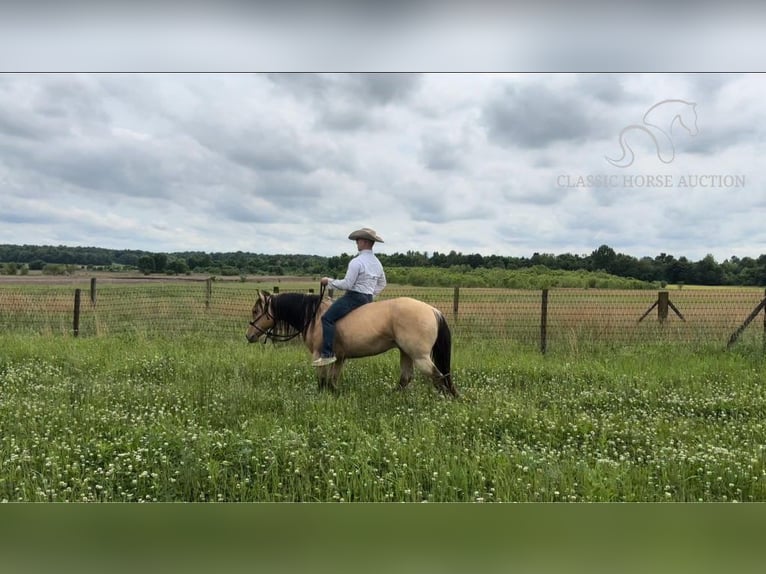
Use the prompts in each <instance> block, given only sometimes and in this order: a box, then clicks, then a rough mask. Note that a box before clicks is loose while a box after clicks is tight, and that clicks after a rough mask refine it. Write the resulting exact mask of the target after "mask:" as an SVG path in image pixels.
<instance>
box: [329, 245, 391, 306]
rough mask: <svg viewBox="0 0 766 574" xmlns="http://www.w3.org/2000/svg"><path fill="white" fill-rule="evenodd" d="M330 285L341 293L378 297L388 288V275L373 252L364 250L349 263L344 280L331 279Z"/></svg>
mask: <svg viewBox="0 0 766 574" xmlns="http://www.w3.org/2000/svg"><path fill="white" fill-rule="evenodd" d="M328 285H329V286H330V287H332V288H333V289H340V290H341V291H356V292H358V293H365V294H367V295H373V296H376V295H378V294H379V293H380V292H381V291H383V289H384V288H385V286H386V273H385V271H383V265H381V264H380V261H379V260H378V258H377V257H375V254H374V253H373V252H372V250H371V249H363V250H361V251H360V252H359V254H358V255H357V256H356V257H354V258H353V259H352V260H351V261H349V264H348V270H347V271H346V276H345V277H344V278H343V279H331V280H330V281H329V283H328Z"/></svg>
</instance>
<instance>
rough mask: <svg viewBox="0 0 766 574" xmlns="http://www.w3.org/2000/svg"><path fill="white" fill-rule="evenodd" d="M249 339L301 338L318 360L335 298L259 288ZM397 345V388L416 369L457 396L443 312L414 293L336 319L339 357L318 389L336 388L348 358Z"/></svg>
mask: <svg viewBox="0 0 766 574" xmlns="http://www.w3.org/2000/svg"><path fill="white" fill-rule="evenodd" d="M257 295H258V298H257V299H256V301H255V305H254V306H253V319H252V321H250V327H249V328H248V330H247V335H246V336H247V340H248V341H249V342H251V343H255V342H256V341H259V340H261V339H263V340H264V341H265V340H267V339H271V340H272V341H286V340H289V339H292V338H294V337H297V336H300V337H301V339H302V340H303V342H304V343H305V345H306V347H307V348H308V350H309V352H310V353H311V354H312V356H313V357H314V358H317V357H318V356H319V351H320V349H321V347H322V321H321V318H322V315H323V314H324V312H325V311H327V309H328V308H329V307H330V303H331V302H332V301H331V299H329V298H327V297H325V296H324V292H323V291H320V294H319V295H311V294H309V295H306V294H303V293H279V294H276V293H275V294H271V293H269V292H268V291H263V290H260V289H259V290H258V291H257ZM394 348H396V349H399V368H400V374H399V387H398V388H399V389H404V388H406V387H407V385H409V383H410V381H411V380H412V377H413V375H414V369H417V370H418V371H420V372H421V373H423V374H425V375H427V376H428V377H430V378H431V380H432V381H433V384H434V386H435V387H436V388H437V389H438V390H440V391H441V392H442V393H444V394H450V395H452V396H453V397H457V396H458V392H457V389H455V385H454V384H453V382H452V375H451V373H450V360H451V355H452V335H451V333H450V329H449V326H448V325H447V320H446V319H445V318H444V315H443V314H442V313H441V311H439V310H438V309H436V308H435V307H432V306H431V305H429V304H427V303H424V302H422V301H418V300H417V299H412V298H410V297H396V298H394V299H386V300H382V301H375V302H372V303H367V304H366V305H362V306H361V307H359V308H357V309H355V310H354V311H352V312H351V313H349V314H348V315H346V316H345V317H343V318H342V319H341V320H339V321H338V323H337V326H336V332H335V347H334V351H335V356H336V358H337V361H336V362H335V363H332V364H331V365H328V366H326V367H321V368H319V369H318V374H319V388H320V389H326V388H329V389H330V390H333V391H337V381H338V378H339V376H340V373H341V370H342V369H343V364H344V362H345V361H346V360H347V359H356V358H360V357H369V356H372V355H378V354H380V353H384V352H386V351H388V350H390V349H394Z"/></svg>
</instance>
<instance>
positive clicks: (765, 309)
mask: <svg viewBox="0 0 766 574" xmlns="http://www.w3.org/2000/svg"><path fill="white" fill-rule="evenodd" d="M763 300H764V301H766V289H764V290H763ZM763 350H764V351H766V305H764V307H763Z"/></svg>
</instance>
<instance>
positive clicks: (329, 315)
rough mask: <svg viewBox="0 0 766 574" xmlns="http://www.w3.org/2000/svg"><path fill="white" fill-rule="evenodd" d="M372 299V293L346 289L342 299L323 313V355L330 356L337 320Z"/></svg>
mask: <svg viewBox="0 0 766 574" xmlns="http://www.w3.org/2000/svg"><path fill="white" fill-rule="evenodd" d="M371 301H372V295H365V294H364V293H357V292H356V291H346V294H345V295H343V297H341V298H340V299H338V300H336V301H335V302H334V303H333V304H332V305H331V306H330V308H329V309H328V310H327V312H326V313H325V314H324V315H322V353H321V355H322V356H323V357H330V356H332V355H333V354H334V353H333V352H332V345H333V341H334V340H335V322H336V321H338V320H339V319H342V318H343V317H345V316H346V315H348V314H349V313H351V311H353V310H354V309H356V308H357V307H361V306H362V305H364V304H365V303H369V302H371Z"/></svg>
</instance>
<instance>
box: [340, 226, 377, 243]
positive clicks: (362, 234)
mask: <svg viewBox="0 0 766 574" xmlns="http://www.w3.org/2000/svg"><path fill="white" fill-rule="evenodd" d="M348 238H349V239H369V240H370V241H377V242H378V243H383V240H382V239H381V238H380V236H379V235H378V234H377V233H375V230H374V229H370V228H369V227H362V228H361V229H357V230H356V231H352V232H351V235H349V236H348Z"/></svg>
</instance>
